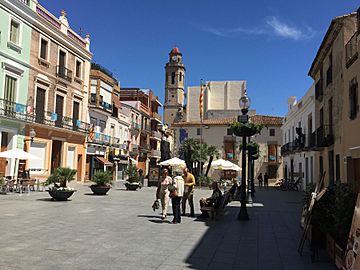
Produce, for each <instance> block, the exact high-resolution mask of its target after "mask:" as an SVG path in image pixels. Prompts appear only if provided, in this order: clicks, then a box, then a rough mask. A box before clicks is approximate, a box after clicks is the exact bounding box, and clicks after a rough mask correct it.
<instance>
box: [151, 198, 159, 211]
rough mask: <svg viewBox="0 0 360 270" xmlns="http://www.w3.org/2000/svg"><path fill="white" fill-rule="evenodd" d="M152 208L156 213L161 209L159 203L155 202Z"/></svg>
mask: <svg viewBox="0 0 360 270" xmlns="http://www.w3.org/2000/svg"><path fill="white" fill-rule="evenodd" d="M151 207H152V209H153V211H155V210H156V209H159V207H160V205H159V201H158V200H155V201H154V203H153V205H152V206H151Z"/></svg>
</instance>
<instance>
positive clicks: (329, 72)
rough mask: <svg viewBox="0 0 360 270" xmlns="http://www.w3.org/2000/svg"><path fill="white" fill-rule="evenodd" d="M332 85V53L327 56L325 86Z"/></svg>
mask: <svg viewBox="0 0 360 270" xmlns="http://www.w3.org/2000/svg"><path fill="white" fill-rule="evenodd" d="M330 83H332V53H330V54H329V67H328V69H327V71H326V86H328V85H329V84H330Z"/></svg>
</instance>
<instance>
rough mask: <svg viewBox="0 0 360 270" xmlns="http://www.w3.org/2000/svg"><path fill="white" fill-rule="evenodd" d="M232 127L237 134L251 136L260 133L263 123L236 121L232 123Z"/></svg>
mask: <svg viewBox="0 0 360 270" xmlns="http://www.w3.org/2000/svg"><path fill="white" fill-rule="evenodd" d="M231 129H232V131H233V133H234V134H235V135H236V136H239V137H243V136H246V137H251V136H253V135H255V134H256V133H260V131H261V129H262V125H259V124H255V123H250V122H249V123H240V122H234V123H232V124H231Z"/></svg>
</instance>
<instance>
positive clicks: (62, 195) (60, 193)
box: [48, 189, 75, 201]
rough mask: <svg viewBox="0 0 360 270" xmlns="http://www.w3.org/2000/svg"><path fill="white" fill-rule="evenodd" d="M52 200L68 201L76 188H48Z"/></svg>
mask: <svg viewBox="0 0 360 270" xmlns="http://www.w3.org/2000/svg"><path fill="white" fill-rule="evenodd" d="M48 192H49V195H50V196H51V198H52V200H55V201H67V199H69V198H70V197H71V196H72V195H73V194H74V192H75V190H56V189H51V190H48Z"/></svg>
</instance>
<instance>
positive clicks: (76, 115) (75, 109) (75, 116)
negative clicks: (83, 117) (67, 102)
mask: <svg viewBox="0 0 360 270" xmlns="http://www.w3.org/2000/svg"><path fill="white" fill-rule="evenodd" d="M79 111H80V104H79V102H77V101H74V103H73V115H72V119H73V129H74V130H76V129H77V128H78V125H77V120H79Z"/></svg>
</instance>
